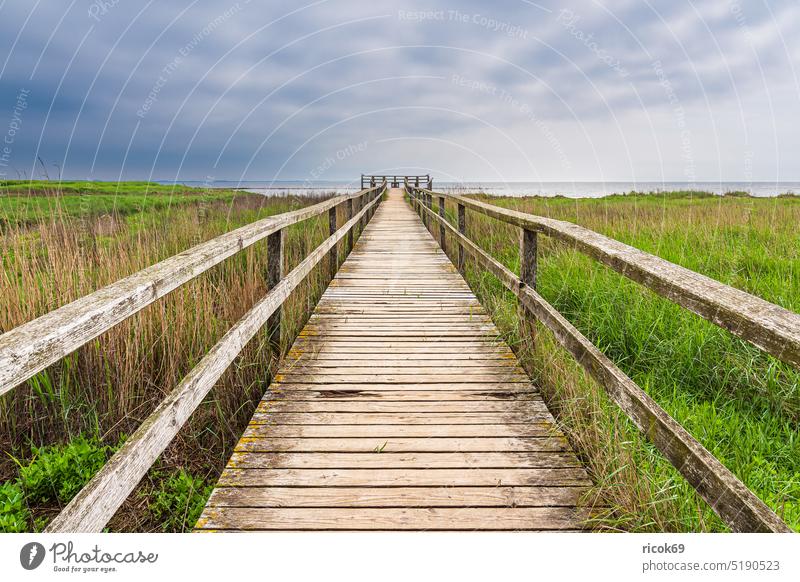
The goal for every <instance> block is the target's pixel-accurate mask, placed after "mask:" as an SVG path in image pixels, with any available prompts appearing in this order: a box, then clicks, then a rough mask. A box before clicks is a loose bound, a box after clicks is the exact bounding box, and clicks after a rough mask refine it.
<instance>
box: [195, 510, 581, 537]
mask: <svg viewBox="0 0 800 582" xmlns="http://www.w3.org/2000/svg"><path fill="white" fill-rule="evenodd" d="M589 518H590V513H589V511H588V510H585V509H575V508H571V507H514V508H507V509H502V510H499V511H498V510H497V509H494V508H465V507H450V508H424V509H420V508H390V509H383V508H312V509H305V508H246V509H245V508H238V507H227V508H222V507H217V508H209V509H207V510H206V512H205V513H204V514H203V516H202V517H201V518H200V520H199V521H198V522H197V529H211V530H252V531H259V530H308V529H322V530H419V529H424V530H477V529H481V530H487V529H488V530H511V531H513V530H542V531H550V530H575V529H580V528H581V527H583V524H584V523H585V521H586V520H588V519H589Z"/></svg>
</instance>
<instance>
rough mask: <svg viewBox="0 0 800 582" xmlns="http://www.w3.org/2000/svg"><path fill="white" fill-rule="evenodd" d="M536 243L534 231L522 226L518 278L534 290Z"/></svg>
mask: <svg viewBox="0 0 800 582" xmlns="http://www.w3.org/2000/svg"><path fill="white" fill-rule="evenodd" d="M537 244H538V241H537V237H536V231H535V230H528V229H524V228H523V229H522V238H521V240H520V247H519V253H520V254H519V259H520V263H519V265H520V266H519V278H520V280H521V281H522V282H523V283H525V285H527V286H528V287H530V288H531V289H533V290H534V291H535V290H536V260H537V259H536V247H537Z"/></svg>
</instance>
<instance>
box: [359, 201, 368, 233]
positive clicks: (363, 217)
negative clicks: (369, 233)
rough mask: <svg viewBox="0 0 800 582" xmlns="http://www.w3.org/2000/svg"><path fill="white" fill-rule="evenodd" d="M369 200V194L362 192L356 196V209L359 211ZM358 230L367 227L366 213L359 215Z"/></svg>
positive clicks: (362, 230)
mask: <svg viewBox="0 0 800 582" xmlns="http://www.w3.org/2000/svg"><path fill="white" fill-rule="evenodd" d="M367 202H369V194H362V195H361V196H359V198H358V210H359V211H361V210H362V209H363V208H364V207H365V206H366V205H367ZM358 226H359V231H360V232H362V233H363V232H364V229H365V228H367V213H366V212H365V213H364V214H362V215H361V220H359V221H358Z"/></svg>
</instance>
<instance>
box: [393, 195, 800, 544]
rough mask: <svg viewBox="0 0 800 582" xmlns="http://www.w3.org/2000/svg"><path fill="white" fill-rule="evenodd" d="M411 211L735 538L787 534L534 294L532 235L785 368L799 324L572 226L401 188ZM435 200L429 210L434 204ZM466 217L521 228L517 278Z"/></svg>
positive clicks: (799, 340)
mask: <svg viewBox="0 0 800 582" xmlns="http://www.w3.org/2000/svg"><path fill="white" fill-rule="evenodd" d="M405 190H406V193H407V194H408V196H409V197H410V200H411V204H412V205H413V207H414V208H415V210H417V212H418V213H419V214H420V216H421V218H422V220H423V222H424V223H425V224H426V226H428V228H429V229H430V230H431V232H432V234H434V233H435V230H434V229H433V224H434V223H436V224H438V226H439V228H438V233H436V234H438V237H436V238H438V240H439V241H440V244H441V246H442V249H443V250H445V251H446V250H447V244H446V238H447V237H446V235H447V234H450V235H451V236H452V237H454V239H455V240H456V243H457V245H458V249H457V253H456V264H457V267H458V269H459V270H460V271H461V272H462V273H463V272H464V255H465V253H466V254H469V255H470V256H471V257H472V258H473V259H474V260H475V261H476V263H477V264H478V265H480V266H481V267H483V268H484V269H486V270H487V271H489V272H490V273H492V274H493V275H494V276H495V277H497V278H498V279H499V280H500V282H501V283H502V284H503V286H505V287H506V288H507V289H508V290H509V291H511V292H512V293H514V294H515V295H516V296H517V298H518V300H519V302H520V305H521V306H522V307H523V308H524V309H525V310H527V312H528V313H529V314H530V315H532V316H533V317H534V318H535V319H537V320H538V321H540V322H541V323H542V324H543V325H544V326H546V327H547V328H548V329H549V330H550V331H551V332H552V333H553V335H554V336H555V338H556V340H557V341H558V342H559V343H560V344H561V346H562V347H564V348H565V349H566V350H567V351H568V352H570V353H571V354H572V356H573V357H574V358H575V359H576V361H577V362H578V363H579V364H580V365H581V366H582V367H583V368H584V369H585V370H586V371H587V372H588V373H589V374H590V375H591V376H592V377H593V378H594V379H595V380H596V381H597V382H598V384H599V385H600V386H602V387H603V388H604V389H605V391H606V393H607V394H608V396H609V397H610V398H611V400H612V401H613V402H615V403H616V404H617V406H619V407H620V408H621V409H622V411H623V412H624V413H625V414H626V415H627V416H628V418H629V419H630V420H631V421H632V422H633V423H634V424H635V425H636V426H637V427H638V428H639V430H640V431H641V432H642V433H643V434H644V435H645V436H646V438H648V440H650V442H652V443H653V444H654V445H655V446H656V448H657V449H658V450H659V451H660V452H661V453H662V454H663V455H664V457H666V458H667V460H669V462H670V463H671V464H672V465H673V466H674V467H675V468H676V469H677V470H678V471H679V472H680V473H681V475H683V477H684V478H685V479H686V480H687V481H688V482H689V483H690V484H691V486H692V487H693V488H694V489H695V490H696V491H697V492H698V494H699V495H700V496H701V497H702V498H703V499H704V500H705V501H706V502H707V503H708V504H709V505H710V506H711V508H712V509H713V510H714V512H715V513H716V514H717V515H719V516H720V518H722V520H723V521H724V522H725V523H726V524H727V525H728V526H729V527H730V528H731V529H733V530H734V531H747V532H758V531H765V532H790V531H792V530H791V529H790V528H789V526H788V525H787V524H786V523H784V521H783V520H781V518H780V517H779V516H778V515H777V514H776V513H775V512H774V511H773V510H772V509H770V508H769V507H768V506H767V505H766V504H765V503H764V502H763V501H761V499H759V498H758V496H757V495H755V493H753V492H752V491H751V490H750V489H748V488H747V486H746V485H745V484H744V483H742V481H740V480H739V479H738V478H737V477H736V476H735V475H734V474H733V473H732V472H731V471H730V470H729V469H728V468H727V467H725V466H724V465H723V464H722V463H721V462H720V461H719V460H718V459H717V458H716V457H714V456H713V455H712V454H711V453H710V452H709V451H708V450H707V449H706V448H705V447H704V446H703V445H702V444H701V443H700V442H699V441H697V439H695V438H694V437H693V436H692V435H691V434H689V432H688V431H686V429H684V428H683V427H682V426H681V425H680V424H679V423H678V422H677V421H676V420H675V419H674V418H672V417H671V416H670V415H669V414H668V413H667V412H666V411H665V410H664V409H663V408H661V407H660V406H659V405H658V403H656V402H655V401H654V400H653V399H652V398H651V397H650V396H648V395H647V393H646V392H645V391H644V390H642V389H641V388H640V387H639V386H638V385H637V384H636V383H635V382H634V381H633V380H631V379H630V378H629V377H628V376H627V375H626V374H625V373H624V372H623V371H622V370H620V369H619V367H617V366H616V364H614V363H613V362H612V361H611V360H610V359H609V358H608V357H607V356H606V355H605V354H603V352H602V351H600V349H599V348H597V347H596V346H595V345H594V344H592V342H591V341H589V339H587V338H586V337H585V336H584V335H583V334H582V333H581V332H580V331H578V329H577V328H575V326H573V325H572V324H571V323H570V322H569V321H567V319H566V318H565V317H564V316H563V315H561V313H559V312H558V311H557V310H556V309H555V308H554V307H553V306H552V305H550V304H549V303H548V302H547V301H546V300H545V299H544V298H543V297H542V296H541V295H539V294H538V293H537V292H536V270H537V234H538V233H541V234H544V235H548V236H551V237H553V238H555V239H557V240H560V241H562V242H565V243H568V244H571V245H573V246H574V247H575V248H577V249H578V250H579V251H581V252H583V253H585V254H587V255H589V256H591V257H593V258H595V259H597V260H598V261H600V262H601V263H603V264H605V265H607V266H609V267H611V268H613V269H614V270H616V271H617V272H619V273H620V274H622V275H624V276H626V277H628V278H630V279H632V280H634V281H637V282H638V283H641V284H643V285H645V286H647V287H648V288H650V289H652V290H653V291H655V292H656V293H658V294H659V295H661V296H663V297H666V298H667V299H669V300H670V301H673V302H674V303H677V304H678V305H681V306H682V307H685V308H686V309H688V310H690V311H692V312H694V313H696V314H698V315H700V316H702V317H705V318H706V319H708V320H709V321H711V322H712V323H715V324H717V325H719V326H720V327H723V328H725V329H728V330H729V331H731V332H732V333H734V334H736V335H738V336H739V337H741V338H743V339H745V340H748V341H750V342H751V343H752V344H753V345H755V346H757V347H759V348H761V349H763V350H764V351H766V352H768V353H770V354H772V355H773V356H775V357H777V358H780V359H782V360H783V361H785V362H788V363H790V364H793V365H794V366H796V367H800V315H798V314H796V313H793V312H791V311H789V310H787V309H784V308H782V307H780V306H778V305H774V304H772V303H769V302H767V301H764V300H763V299H760V298H758V297H755V296H753V295H750V294H749V293H745V292H744V291H741V290H739V289H735V288H733V287H730V286H728V285H724V284H723V283H720V282H718V281H715V280H713V279H710V278H708V277H705V276H704V275H700V274H699V273H695V272H694V271H690V270H689V269H685V268H683V267H680V266H678V265H675V264H673V263H670V262H669V261H666V260H664V259H661V258H659V257H656V256H654V255H651V254H648V253H646V252H644V251H641V250H639V249H636V248H633V247H631V246H628V245H626V244H623V243H621V242H619V241H616V240H614V239H611V238H608V237H606V236H604V235H601V234H599V233H596V232H594V231H591V230H589V229H586V228H583V227H581V226H578V225H576V224H572V223H569V222H564V221H560V220H554V219H550V218H545V217H541V216H535V215H531V214H525V213H522V212H517V211H514V210H508V209H506V208H502V207H499V206H494V205H492V204H487V203H485V202H481V201H479V200H474V199H471V198H466V197H463V196H458V195H454V194H449V193H445V192H433V191H431V190H427V189H423V188H416V187H414V186H413V185H411V184H408V183H406V184H405ZM434 198H435V199H436V200H437V209H436V210H434V208H433V200H434ZM446 199H449V200H451V201H452V202H454V203H455V204H456V206H457V225H456V226H453V225H452V224H451V223H450V222H449V221H448V219H447V216H446V213H445V200H446ZM467 209H470V210H473V211H475V212H479V213H481V214H483V215H485V216H488V217H491V218H494V219H497V220H499V221H502V222H505V223H506V224H511V225H514V226H517V227H519V228H520V231H521V232H520V274H519V275H517V274H515V273H514V272H513V271H511V270H510V269H509V268H507V267H506V266H505V265H503V264H501V263H500V262H498V261H497V260H495V259H494V258H493V257H492V256H490V255H489V253H487V252H486V251H484V250H483V249H481V248H480V247H479V246H478V245H476V244H475V243H474V242H472V241H471V240H470V239H469V238H467V236H466V210H467Z"/></svg>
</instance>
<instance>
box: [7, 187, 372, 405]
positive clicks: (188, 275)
mask: <svg viewBox="0 0 800 582" xmlns="http://www.w3.org/2000/svg"><path fill="white" fill-rule="evenodd" d="M384 187H385V184H379V185H377V186H375V187H373V188H366V189H364V190H361V191H359V192H355V193H350V194H345V195H342V196H337V197H334V198H330V199H328V200H325V201H323V202H320V203H318V204H314V205H312V206H307V207H306V208H301V209H299V210H294V211H292V212H285V213H283V214H277V215H275V216H269V217H267V218H263V219H261V220H258V221H255V222H253V223H250V224H247V225H245V226H242V227H240V228H237V229H235V230H232V231H229V232H226V233H225V234H222V235H220V236H218V237H215V238H213V239H211V240H208V241H206V242H204V243H201V244H199V245H196V246H194V247H192V248H190V249H187V250H185V251H183V252H181V253H179V254H177V255H173V256H171V257H169V258H168V259H165V260H163V261H161V262H159V263H156V264H154V265H151V266H150V267H147V268H145V269H143V270H141V271H138V272H137V273H134V274H133V275H129V276H128V277H125V278H124V279H120V280H119V281H116V282H114V283H111V284H109V285H106V286H105V287H102V288H100V289H98V290H97V291H94V292H93V293H90V294H89V295H85V296H83V297H81V298H80V299H76V300H75V301H73V302H71V303H68V304H66V305H64V306H62V307H59V308H58V309H56V310H54V311H51V312H49V313H47V314H45V315H42V316H40V317H38V318H36V319H34V320H32V321H29V322H28V323H25V324H22V325H20V326H18V327H15V328H13V329H11V330H9V331H7V332H6V333H4V334H2V335H0V395H1V394H4V393H5V392H8V391H9V390H11V389H13V388H14V387H16V386H18V385H19V384H21V383H23V382H25V381H26V380H28V379H30V378H31V377H32V376H34V375H35V374H37V373H39V372H40V371H42V370H43V369H45V368H46V367H47V366H49V365H50V364H53V363H55V362H57V361H58V360H60V359H61V358H63V357H64V356H66V355H68V354H70V353H72V352H73V351H75V350H77V349H78V348H80V347H81V346H83V345H85V344H86V343H87V342H89V341H91V340H93V339H94V338H96V337H97V336H99V335H100V334H102V333H104V332H106V331H108V330H109V329H111V328H112V327H114V326H116V325H118V324H119V323H121V322H123V321H124V320H126V319H128V318H129V317H131V316H132V315H134V314H135V313H137V312H139V311H141V310H142V309H144V308H145V307H147V306H148V305H150V304H151V303H153V302H154V301H156V300H158V299H160V298H161V297H164V296H165V295H167V294H168V293H169V292H171V291H174V290H175V289H177V288H178V287H180V286H181V285H183V284H185V283H187V282H188V281H191V280H192V279H194V278H196V277H197V276H199V275H201V274H202V273H204V272H205V271H207V270H208V269H210V268H211V267H213V266H215V265H217V264H219V263H221V262H222V261H223V260H225V259H227V258H228V257H231V256H233V255H235V254H236V253H238V252H239V251H241V250H243V249H245V248H247V247H249V246H251V245H252V244H254V243H256V242H258V241H260V240H263V239H264V238H266V237H268V236H269V235H270V234H272V233H275V232H277V231H279V230H281V229H282V228H285V227H287V226H289V225H292V224H296V223H298V222H302V221H304V220H307V219H309V218H313V217H315V216H319V215H320V214H323V213H324V212H326V211H327V210H329V209H331V208H335V207H336V206H338V205H339V204H341V203H343V202H347V201H351V200H353V199H355V198H360V197H362V196H364V195H366V194H369V193H370V192H372V191H376V190H379V189H382V188H384Z"/></svg>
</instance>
